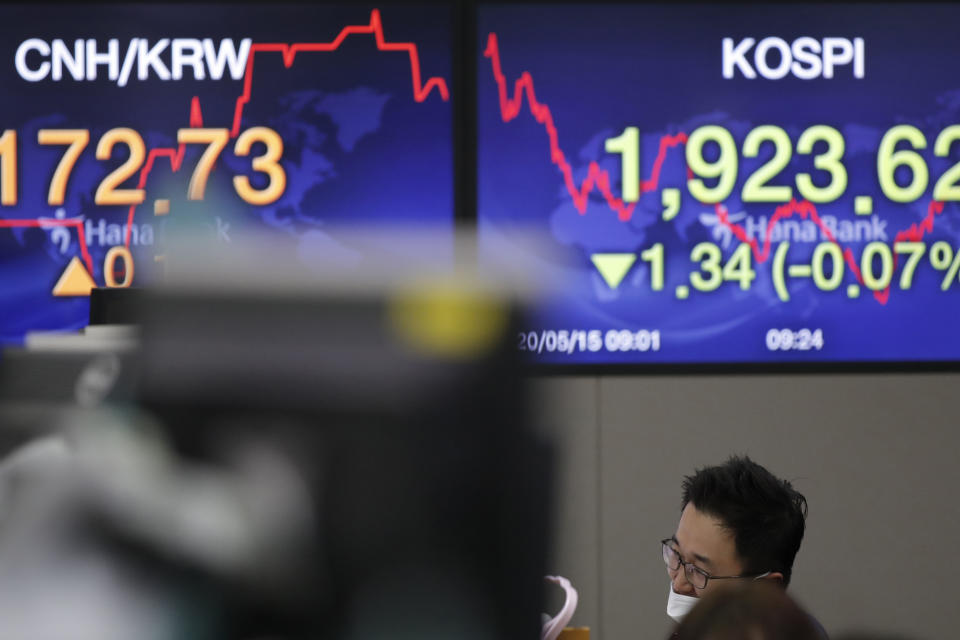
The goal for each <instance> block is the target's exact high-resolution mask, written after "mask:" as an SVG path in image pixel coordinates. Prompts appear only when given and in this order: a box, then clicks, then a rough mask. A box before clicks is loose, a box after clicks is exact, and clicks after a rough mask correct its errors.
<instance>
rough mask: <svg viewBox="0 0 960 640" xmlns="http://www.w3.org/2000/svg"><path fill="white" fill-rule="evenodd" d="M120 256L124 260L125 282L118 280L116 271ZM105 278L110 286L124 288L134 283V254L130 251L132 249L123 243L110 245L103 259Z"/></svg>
mask: <svg viewBox="0 0 960 640" xmlns="http://www.w3.org/2000/svg"><path fill="white" fill-rule="evenodd" d="M118 258H119V259H121V260H123V282H117V276H116V274H115V273H114V268H115V267H116V263H117V259H118ZM103 280H104V282H106V283H107V286H108V287H120V288H123V287H129V286H130V284H131V283H133V254H131V253H130V249H127V248H126V247H125V246H123V245H118V246H116V247H110V250H109V251H107V255H106V257H105V258H104V259H103Z"/></svg>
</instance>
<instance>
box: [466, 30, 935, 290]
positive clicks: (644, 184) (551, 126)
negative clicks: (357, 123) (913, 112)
mask: <svg viewBox="0 0 960 640" xmlns="http://www.w3.org/2000/svg"><path fill="white" fill-rule="evenodd" d="M483 55H484V57H486V58H489V59H490V67H491V73H492V75H493V79H494V82H495V83H496V86H497V92H498V96H499V106H500V117H501V120H502V121H503V122H504V123H508V122H511V121H512V120H514V119H515V118H517V117H518V116H519V115H520V113H521V110H522V107H523V102H524V98H526V103H527V105H528V108H529V111H530V114H531V115H532V116H533V118H534V119H535V120H536V122H537V123H539V124H541V125H543V127H544V129H545V131H546V133H547V139H548V142H549V157H550V161H551V162H552V163H553V164H554V165H556V166H557V168H558V169H559V170H560V173H561V174H562V176H563V182H564V185H565V186H566V189H567V192H568V193H569V195H570V199H571V200H572V202H573V205H574V207H575V208H576V210H577V212H578V213H580V215H585V214H586V212H587V203H588V197H589V195H590V193H591V191H592V190H593V189H594V188H596V189H597V190H598V191H599V192H600V193H601V194H602V195H603V198H604V200H606V203H607V206H608V208H609V209H610V210H611V211H613V212H614V213H616V214H617V219H618V220H620V221H621V222H628V221H629V220H631V218H632V217H633V213H634V208H635V206H636V203H625V202H624V201H623V200H622V199H621V198H618V197H617V196H615V195H614V194H613V191H612V189H611V184H610V175H609V173H608V172H607V171H606V170H604V169H601V168H600V166H599V165H598V164H597V163H596V162H595V161H594V162H590V164H589V166H588V172H587V176H586V178H585V179H584V180H583V182H582V183H581V184H580V186H577V184H576V182H575V181H574V178H573V169H572V167H571V165H570V163H569V161H568V160H567V158H566V155H565V154H564V152H563V150H562V148H561V147H560V142H559V138H560V134H559V132H558V130H557V126H556V123H555V122H554V118H553V115H552V113H551V111H550V107H549V106H548V105H547V104H546V103H544V102H541V101H540V100H538V99H537V96H536V90H535V87H534V79H533V76H532V75H531V74H530V72H528V71H523V72H522V73H521V74H520V76H519V77H518V78H517V79H516V81H515V82H514V85H513V96H512V97H511V96H509V95H508V81H507V79H506V77H505V75H504V73H503V68H502V65H501V58H500V46H499V42H498V39H497V35H496V33H490V34H489V35H488V36H487V45H486V48H485V49H484V51H483ZM687 140H688V137H687V134H686V133H684V132H680V133H677V134H674V135H665V136H663V137H661V139H660V142H659V148H658V152H657V156H656V158H655V160H654V162H653V166H652V168H651V171H650V177H649V178H646V179H644V180H642V181H641V183H640V184H641V191H642V192H648V191H653V190H656V189H657V187H658V186H659V181H660V173H661V169H662V166H663V162H664V159H665V157H666V152H667V150H668V149H670V148H673V147H678V146H680V145H684V144H686V143H687ZM687 176H688V178H690V177H692V173H691V172H690V170H689V168H688V169H687ZM714 210H715V213H716V215H717V219H718V222H719V224H720V225H722V226H723V227H725V228H727V229H728V230H729V231H730V232H731V233H732V234H733V235H734V236H735V237H736V238H737V239H738V240H740V241H741V242H746V243H747V244H749V245H750V247H751V249H752V252H753V255H754V258H755V259H756V261H757V262H758V263H762V262H765V261H767V260H768V259H769V258H770V248H771V238H772V237H773V234H774V229H775V227H776V224H777V222H779V221H780V220H785V219H788V218H790V217H792V216H794V215H797V216H799V217H801V218H802V219H807V218H809V219H810V220H811V221H812V222H813V223H814V224H815V225H816V226H817V228H818V229H819V230H820V231H821V232H822V234H823V236H824V237H825V238H826V239H827V240H828V241H829V242H832V243H834V244H836V245H837V246H839V247H840V248H841V249H842V251H843V257H844V261H845V262H846V263H847V264H848V265H849V267H850V269H851V271H852V272H853V274H854V276H855V277H856V279H857V281H858V282H859V283H860V284H861V285H862V284H863V283H864V279H863V275H862V273H861V271H860V267H859V266H858V265H857V261H856V259H855V257H854V255H853V250H852V249H850V248H849V247H844V246H843V245H842V244H841V243H840V242H839V241H838V240H837V239H836V237H835V235H834V234H833V232H832V231H831V230H830V228H829V227H828V226H827V225H826V224H825V223H824V222H823V220H822V219H821V217H820V215H819V213H818V211H817V208H816V206H814V204H813V203H811V202H808V201H806V200H797V199H791V200H790V201H789V202H787V203H785V204H782V205H780V206H778V207H777V208H776V209H775V210H774V212H773V215H772V216H771V217H770V220H769V222H768V223H767V226H766V229H765V230H764V232H763V237H762V239H760V240H758V239H757V238H754V237H752V236H751V235H750V234H749V233H748V232H747V230H746V229H745V228H744V227H743V226H741V225H739V224H737V223H735V222H732V221H731V220H730V217H729V212H728V210H727V208H726V207H725V206H724V205H723V204H722V203H716V204H715V205H714ZM943 210H944V203H943V202H939V201H936V200H932V201H931V202H930V204H929V205H928V207H927V213H926V215H925V217H924V218H923V220H922V221H921V222H919V223H914V224H911V225H910V226H909V227H908V228H907V229H903V230H900V231H898V232H896V235H895V237H894V244H896V243H898V242H902V241H919V240H921V239H922V238H923V237H924V235H925V234H928V233H931V232H932V231H933V226H934V222H935V218H936V217H937V216H938V215H940V214H941V213H943ZM896 262H897V259H896V256H894V265H896ZM889 296H890V287H889V286H888V287H887V288H885V289H883V290H881V291H875V292H874V297H875V298H876V300H877V301H878V302H879V303H880V304H886V303H887V301H888V300H889Z"/></svg>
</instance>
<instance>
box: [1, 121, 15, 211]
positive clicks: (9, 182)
mask: <svg viewBox="0 0 960 640" xmlns="http://www.w3.org/2000/svg"><path fill="white" fill-rule="evenodd" d="M15 204H17V132H16V131H14V130H13V129H7V130H6V131H4V132H3V135H2V136H0V205H15Z"/></svg>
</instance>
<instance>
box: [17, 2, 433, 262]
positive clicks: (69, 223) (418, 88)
mask: <svg viewBox="0 0 960 640" xmlns="http://www.w3.org/2000/svg"><path fill="white" fill-rule="evenodd" d="M359 34H372V35H373V36H374V41H375V42H376V45H377V49H378V50H379V51H390V52H395V51H399V52H405V53H406V54H407V56H408V57H409V59H410V75H411V83H412V85H413V99H414V100H415V101H417V102H423V101H425V100H426V99H427V98H428V97H429V96H430V93H431V91H433V90H434V89H436V90H437V92H438V93H439V94H440V97H441V98H442V99H443V100H444V101H445V102H446V101H447V100H449V99H450V90H449V88H448V87H447V82H446V80H444V79H443V78H441V77H436V76H434V77H431V78H429V79H428V80H427V82H426V83H423V82H422V75H421V74H422V72H421V69H420V54H419V52H418V50H417V45H416V44H415V43H413V42H387V41H386V38H385V36H384V33H383V22H382V20H381V18H380V11H379V10H378V9H373V10H372V11H371V12H370V22H369V23H367V24H365V25H348V26H346V27H344V28H343V29H341V30H340V33H339V34H338V35H337V37H336V38H334V39H333V40H332V41H331V42H296V43H293V44H282V43H254V44H252V45H251V46H250V51H249V52H248V55H247V66H246V70H245V72H244V80H243V93H242V94H241V95H240V97H238V98H237V102H236V108H235V109H234V116H233V124H232V126H231V130H230V136H231V137H233V138H235V137H236V136H237V135H239V133H240V123H241V121H242V119H243V108H244V106H245V105H246V104H247V103H249V102H250V97H251V95H252V92H253V61H254V57H255V55H256V53H258V52H270V51H273V52H280V53H281V54H282V56H283V64H284V66H286V67H287V68H290V67H291V66H292V65H293V62H294V59H295V57H296V55H297V54H298V53H301V52H304V53H314V52H330V51H336V50H337V49H338V48H339V47H340V45H341V44H343V42H344V40H346V39H347V37H348V36H351V35H359ZM189 122H190V125H189V126H190V127H202V126H203V114H202V113H201V109H200V99H199V97H197V96H194V97H193V98H192V100H191V102H190V121H189ZM184 152H185V145H183V144H181V145H178V146H177V147H156V148H153V149H151V150H150V151H149V153H148V154H147V158H146V161H145V162H144V165H143V167H142V168H141V169H140V177H139V180H138V182H137V188H138V189H143V188H145V187H146V185H147V179H148V178H149V176H150V172H151V171H152V170H153V167H154V164H155V163H156V160H157V158H169V159H170V169H171V170H172V171H173V172H174V173H176V172H178V171H179V170H180V167H181V166H182V164H183V156H184ZM137 207H138V205H136V204H134V205H131V206H130V209H129V212H128V214H127V230H126V237H125V238H124V245H125V246H126V247H127V248H128V249H129V248H130V240H131V235H132V233H131V232H132V227H133V219H134V216H135V214H136V211H137ZM41 226H45V227H49V226H59V227H76V229H77V235H78V238H79V242H80V251H81V253H82V255H83V260H84V262H85V263H86V266H87V270H88V271H89V272H90V273H91V274H93V260H92V259H91V257H90V254H89V252H88V250H87V243H86V237H85V234H84V229H83V222H82V221H81V220H45V221H43V222H41V221H40V220H4V219H0V228H12V227H27V228H30V227H38V228H39V227H41Z"/></svg>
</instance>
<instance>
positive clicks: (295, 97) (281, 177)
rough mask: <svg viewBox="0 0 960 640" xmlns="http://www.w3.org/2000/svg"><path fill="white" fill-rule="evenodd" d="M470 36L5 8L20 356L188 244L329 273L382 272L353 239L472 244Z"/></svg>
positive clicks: (338, 23) (343, 18)
mask: <svg viewBox="0 0 960 640" xmlns="http://www.w3.org/2000/svg"><path fill="white" fill-rule="evenodd" d="M450 22H451V11H450V10H449V8H448V7H445V6H439V5H432V6H423V7H408V6H401V5H393V4H391V5H387V6H384V7H381V8H376V7H374V6H364V5H355V6H354V5H349V6H339V7H336V6H329V5H306V4H301V5H278V4H272V3H271V4H263V5H250V4H242V5H236V6H234V5H227V4H220V5H197V4H180V5H129V6H124V5H117V4H110V5H70V4H54V5H43V4H36V3H34V4H28V5H22V6H12V5H4V6H3V7H2V8H0V87H2V95H3V99H2V100H0V277H2V284H0V342H2V343H16V342H19V341H21V340H22V339H23V336H24V334H25V333H26V332H28V331H32V330H59V329H78V328H80V327H83V326H84V325H86V324H87V320H88V307H89V302H88V300H89V290H90V287H91V286H111V287H112V286H116V287H125V286H131V285H134V286H137V285H140V284H143V283H144V279H145V278H148V276H147V275H146V274H147V273H148V272H153V273H156V272H157V269H156V268H155V267H157V266H159V267H161V268H162V265H163V261H164V259H165V255H164V242H165V238H169V237H173V236H180V235H188V236H192V237H194V238H196V237H199V238H208V239H209V241H210V242H211V243H229V242H231V238H232V237H233V236H234V234H237V233H239V232H250V231H251V230H252V231H256V232H260V231H262V232H264V233H270V234H275V235H277V236H278V237H280V238H282V239H284V240H282V241H283V242H286V241H289V247H290V251H291V252H295V253H296V254H297V255H298V256H299V257H300V259H301V261H302V263H303V265H304V269H308V270H309V269H315V268H322V266H323V264H325V261H328V260H329V259H330V258H331V256H333V257H337V256H339V257H343V258H345V259H347V260H348V261H349V260H350V259H362V256H357V255H354V254H355V253H356V252H355V250H354V249H353V248H351V247H349V246H345V245H344V244H343V243H342V242H340V241H339V239H338V237H337V235H336V233H335V232H334V231H332V230H333V229H336V228H338V227H340V226H350V227H358V226H359V227H363V226H369V227H377V226H385V225H394V226H395V225H398V224H403V223H413V224H416V225H425V226H429V227H430V228H431V229H434V230H435V229H436V228H438V227H439V228H441V229H442V228H447V229H452V223H453V176H452V167H453V162H452V153H453V150H452V133H451V126H452V125H451V123H452V115H451V100H450V84H451V81H450V74H451V24H450ZM256 259H257V258H256V256H251V260H256ZM151 267H154V268H151ZM268 267H269V265H265V268H268Z"/></svg>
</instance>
